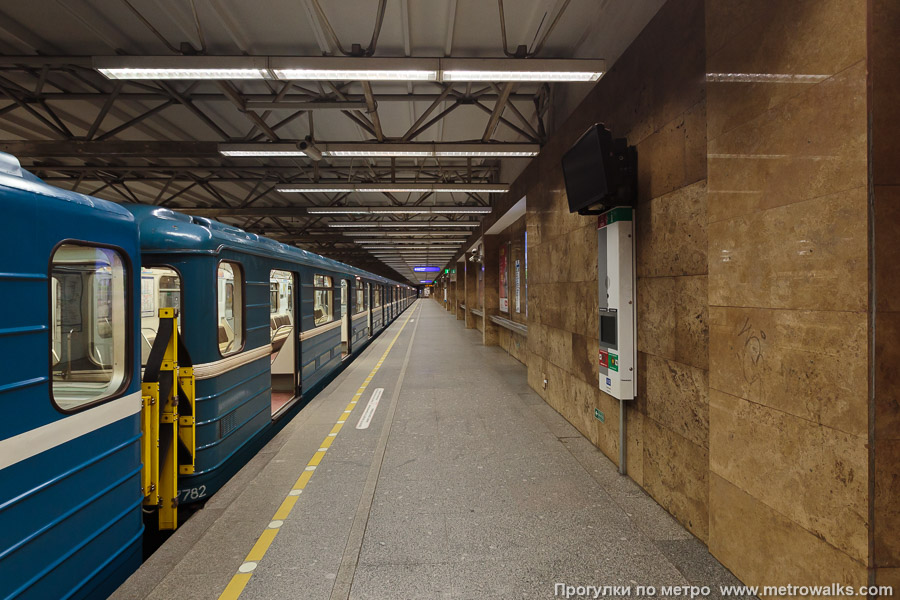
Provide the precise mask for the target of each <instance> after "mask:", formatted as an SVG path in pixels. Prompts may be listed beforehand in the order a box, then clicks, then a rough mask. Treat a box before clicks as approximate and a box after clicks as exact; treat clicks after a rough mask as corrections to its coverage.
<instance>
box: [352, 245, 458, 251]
mask: <svg viewBox="0 0 900 600" xmlns="http://www.w3.org/2000/svg"><path fill="white" fill-rule="evenodd" d="M458 248H459V246H425V247H422V248H416V247H414V246H410V247H409V248H403V247H402V246H366V247H365V249H366V250H398V249H401V250H407V249H408V250H426V251H428V250H456V249H458Z"/></svg>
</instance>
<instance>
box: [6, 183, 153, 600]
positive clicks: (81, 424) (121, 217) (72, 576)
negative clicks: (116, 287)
mask: <svg viewBox="0 0 900 600" xmlns="http://www.w3.org/2000/svg"><path fill="white" fill-rule="evenodd" d="M0 204H3V206H4V217H5V222H4V235H2V236H0V312H2V314H3V324H2V326H0V357H2V361H3V364H2V367H0V411H2V412H3V414H4V415H6V418H4V419H2V420H0V597H2V598H10V597H16V598H88V597H102V596H104V595H106V594H107V593H109V592H110V591H112V590H113V589H115V587H116V586H118V585H119V583H121V581H123V580H124V579H125V578H126V577H127V576H128V575H129V574H130V573H131V572H132V571H133V570H134V569H136V568H137V566H139V564H140V560H141V555H140V554H141V551H140V549H141V544H140V542H141V535H142V532H143V524H142V519H141V510H140V502H141V499H142V497H141V494H140V469H141V462H140V450H139V438H140V429H139V419H138V415H139V410H140V392H139V389H140V382H139V381H138V380H137V378H135V377H133V376H131V375H132V374H129V375H128V379H127V380H126V381H123V383H122V385H120V386H119V389H117V390H115V391H114V393H112V394H110V397H109V398H107V399H105V400H103V401H101V402H100V403H98V404H96V405H85V406H83V407H79V410H77V411H75V410H73V411H71V412H63V410H61V409H60V408H57V406H56V405H54V402H53V401H52V399H51V373H53V372H56V377H58V378H59V380H60V381H61V383H60V389H61V387H62V385H63V384H64V383H68V382H67V381H66V378H67V377H69V376H70V375H71V372H70V373H68V374H67V373H66V372H64V371H61V369H60V368H59V367H58V366H56V365H58V361H56V362H54V359H53V354H52V346H53V344H54V343H55V342H54V340H53V334H52V331H51V330H52V328H53V326H54V325H53V323H51V289H50V288H51V277H50V268H51V257H52V256H53V255H54V250H55V249H56V248H57V247H58V245H59V244H60V243H62V242H64V241H67V243H68V244H70V245H72V246H78V245H79V244H91V245H93V244H102V245H104V246H110V247H114V248H115V252H116V253H117V254H118V255H120V256H121V257H122V259H123V260H124V261H125V270H126V275H125V277H124V281H125V284H124V285H125V286H126V289H127V292H128V295H129V296H130V297H133V296H134V294H135V293H136V279H135V277H134V273H135V269H139V267H140V263H139V255H138V249H137V229H136V227H135V224H134V220H133V218H132V217H131V215H129V214H128V213H127V212H126V211H124V210H122V209H121V208H119V207H117V206H116V205H113V204H112V203H107V202H103V201H100V200H94V199H91V198H88V197H85V196H81V195H79V194H72V193H69V192H64V191H63V190H57V189H56V188H52V187H50V186H46V185H45V184H43V183H42V182H40V181H39V180H37V179H36V178H33V177H32V176H30V175H29V174H27V173H24V172H23V173H22V174H21V175H19V176H10V175H9V174H2V175H0ZM48 215H52V218H47V216H48ZM78 247H80V246H78ZM102 283H103V282H101V284H98V289H101V290H102V289H104V288H103V285H102ZM123 291H124V290H123ZM69 293H70V294H71V295H70V296H67V297H66V298H65V300H66V305H65V306H66V307H69V308H72V307H74V308H75V310H69V311H68V319H69V321H70V323H68V324H67V326H68V327H69V333H68V335H69V336H70V337H69V340H71V339H72V336H74V335H75V333H74V331H75V325H73V324H72V323H74V321H75V320H77V319H83V323H84V325H83V327H87V326H88V323H87V318H88V316H89V313H85V312H84V309H85V307H84V306H83V305H82V304H81V303H80V300H81V298H84V297H86V295H87V294H88V290H84V289H82V290H78V289H77V288H75V287H73V289H71V290H69ZM128 314H129V318H126V320H125V323H124V326H125V330H124V331H121V330H114V333H113V334H114V335H115V336H120V334H122V335H125V336H126V339H122V338H119V340H118V341H117V342H116V343H118V344H125V346H126V348H125V351H126V352H127V353H128V354H130V357H133V355H134V352H135V350H136V335H135V332H136V328H137V322H136V320H135V319H134V318H133V313H128ZM98 352H99V350H98ZM126 358H129V357H126ZM100 362H101V363H102V362H103V361H102V359H101V361H100ZM120 367H123V368H124V365H120Z"/></svg>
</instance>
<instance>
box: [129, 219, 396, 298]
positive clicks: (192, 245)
mask: <svg viewBox="0 0 900 600" xmlns="http://www.w3.org/2000/svg"><path fill="white" fill-rule="evenodd" d="M125 208H127V210H129V211H130V212H131V214H133V215H134V218H135V220H136V221H137V224H138V227H139V228H140V232H141V248H142V249H143V250H145V251H149V252H153V251H159V252H174V251H183V252H206V253H218V252H219V251H220V250H221V249H222V248H223V247H224V248H229V249H232V250H238V251H243V252H249V253H252V254H258V255H264V256H269V257H271V258H277V259H281V260H289V261H294V262H298V263H300V264H303V265H307V266H310V267H319V268H322V269H327V270H329V271H338V272H342V273H348V274H350V275H357V276H360V277H365V278H367V279H372V280H375V281H380V282H382V283H391V284H397V285H403V286H404V287H408V286H406V284H403V283H400V282H398V281H394V280H391V279H387V278H385V277H382V276H380V275H375V274H373V273H369V272H368V271H364V270H362V269H359V268H357V267H353V266H351V265H348V264H345V263H342V262H339V261H336V260H332V259H330V258H325V257H324V256H320V255H318V254H315V253H313V252H309V251H308V250H302V249H300V248H296V247H294V246H289V245H287V244H283V243H281V242H278V241H276V240H272V239H269V238H266V237H262V236H259V235H256V234H255V233H249V232H247V231H244V230H243V229H241V228H240V227H235V226H233V225H228V224H226V223H221V222H219V221H214V220H212V219H207V218H205V217H195V216H190V215H186V214H183V213H180V212H177V211H174V210H171V209H169V208H165V207H161V206H151V205H146V204H130V205H127V206H125Z"/></svg>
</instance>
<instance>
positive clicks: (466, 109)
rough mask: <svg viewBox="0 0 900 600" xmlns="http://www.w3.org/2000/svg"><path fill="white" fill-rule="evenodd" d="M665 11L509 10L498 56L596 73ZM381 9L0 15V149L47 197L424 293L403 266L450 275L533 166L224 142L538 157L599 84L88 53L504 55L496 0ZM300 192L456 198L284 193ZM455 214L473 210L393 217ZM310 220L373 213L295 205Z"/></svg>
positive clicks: (513, 1)
mask: <svg viewBox="0 0 900 600" xmlns="http://www.w3.org/2000/svg"><path fill="white" fill-rule="evenodd" d="M662 3H663V0H644V1H640V2H638V1H632V0H506V2H505V3H504V4H503V9H504V10H503V16H504V20H505V35H506V40H507V47H508V52H509V53H514V52H515V51H516V48H517V47H518V46H520V45H524V46H525V47H526V52H527V53H528V54H533V55H534V57H535V58H558V59H569V58H581V59H596V58H604V59H606V61H607V65H606V66H607V68H608V67H609V66H611V64H612V63H613V62H614V61H615V59H616V58H617V57H618V56H619V55H620V54H621V52H622V51H623V50H624V49H625V48H626V47H627V46H628V44H629V43H630V42H631V40H632V39H634V37H635V36H636V35H637V33H639V32H640V30H641V29H642V28H643V27H644V25H645V24H646V23H647V21H649V19H650V18H651V17H652V16H653V15H654V14H655V13H656V11H657V10H658V8H659V6H660V5H661V4H662ZM381 8H382V3H381V2H379V0H327V1H326V0H263V1H257V2H246V1H243V0H55V1H54V0H32V1H30V2H18V3H11V2H7V3H4V4H3V6H2V7H0V53H2V55H0V149H2V150H4V151H6V152H10V153H12V154H14V155H16V156H17V157H18V158H19V159H20V161H21V163H22V165H23V166H25V167H26V168H28V169H30V170H31V171H32V172H34V173H35V174H36V175H38V176H39V177H41V178H43V179H45V180H47V181H49V182H51V183H52V184H54V185H57V186H59V187H63V188H66V189H75V190H77V191H79V192H82V193H86V194H90V195H94V196H98V197H101V198H105V199H108V200H113V201H116V202H122V203H131V202H140V203H147V204H151V203H152V204H158V205H162V206H166V207H169V208H173V209H177V210H182V211H184V212H193V213H194V214H203V215H206V216H211V217H214V218H217V219H219V220H221V221H224V222H227V223H231V224H234V225H237V226H240V227H243V228H244V229H246V230H248V231H253V232H256V233H263V234H265V235H268V236H270V237H273V238H276V239H279V240H281V241H284V242H285V243H291V244H296V245H298V246H301V247H303V248H306V249H309V250H312V251H314V252H317V253H319V254H323V255H325V256H328V257H331V258H335V259H337V260H341V261H344V262H347V263H350V264H353V265H356V266H359V267H361V268H364V269H368V270H371V271H374V272H379V273H381V274H385V275H389V276H391V277H393V278H398V279H400V280H407V281H409V282H412V283H416V284H417V283H419V282H420V281H421V279H420V273H418V272H416V271H415V270H414V267H416V266H424V265H437V266H440V265H443V264H445V263H446V262H447V260H448V259H449V258H451V257H452V255H454V254H455V253H456V252H458V250H459V248H460V245H461V243H462V241H463V240H465V239H466V237H467V236H468V234H469V233H471V231H472V230H473V229H474V228H475V227H477V226H478V225H479V219H480V216H479V215H478V214H476V213H475V212H473V211H476V210H477V209H476V208H474V207H490V205H491V196H492V195H493V194H492V193H491V192H489V191H478V190H485V189H489V188H485V185H487V184H490V185H493V186H495V189H502V186H499V187H498V184H508V183H510V182H511V181H512V180H513V179H514V178H515V176H516V175H517V174H518V173H519V172H521V170H522V169H523V168H524V166H525V165H526V164H527V162H528V160H530V159H529V158H512V157H504V158H499V157H482V156H469V157H466V156H440V157H435V156H429V157H422V156H417V157H371V156H362V157H361V156H341V157H337V156H325V157H322V158H321V159H320V160H313V158H311V157H310V156H291V157H235V156H223V155H222V154H221V153H220V152H219V150H220V147H219V144H221V143H253V144H262V143H272V142H279V143H282V142H284V143H289V145H290V146H294V145H296V143H297V142H300V141H303V140H305V139H307V138H309V140H310V142H311V144H312V146H313V149H316V148H324V147H327V146H329V145H332V144H335V143H344V144H359V143H360V142H366V143H368V144H369V145H367V146H366V148H371V147H374V146H375V145H377V146H378V147H392V146H391V144H397V143H399V142H404V143H410V144H416V145H422V144H427V143H435V142H437V143H445V142H471V143H474V144H480V145H489V146H490V148H492V149H493V148H498V147H500V145H501V144H503V143H527V144H532V145H534V147H535V148H537V147H538V146H539V145H540V144H542V143H543V142H544V141H545V140H546V138H547V136H548V135H549V134H550V133H552V130H553V125H554V123H555V122H557V121H559V119H561V118H562V117H563V116H565V115H566V114H568V112H569V111H570V110H571V109H572V107H573V106H574V105H575V103H577V101H578V100H579V99H580V98H582V97H583V95H584V94H585V93H586V92H587V91H588V90H589V89H590V87H591V86H592V85H593V84H591V83H546V82H541V81H524V82H517V83H506V82H503V81H498V82H496V83H495V82H491V81H487V82H466V81H462V82H446V81H444V82H436V81H416V82H407V81H371V82H361V81H327V80H305V81H281V80H206V79H195V80H164V79H144V80H110V79H107V78H106V77H104V76H103V75H101V74H100V73H99V72H97V71H96V70H95V69H94V68H92V66H91V65H92V62H91V58H90V57H96V56H103V57H109V56H116V55H120V56H129V57H131V56H179V55H184V54H187V55H194V54H201V55H205V56H240V55H249V56H289V57H318V56H322V55H329V56H344V55H345V54H347V53H349V54H359V53H363V54H365V53H366V52H367V51H368V53H369V54H371V55H372V58H371V59H370V58H367V57H358V58H355V59H348V60H355V61H365V60H370V61H373V60H378V59H382V58H384V57H452V58H467V57H490V58H503V57H504V56H505V52H504V48H503V43H502V39H503V36H502V34H503V30H502V28H501V20H500V6H499V4H498V2H497V1H495V0H384V2H383V13H381ZM379 17H380V18H379ZM379 20H380V21H381V27H380V29H378V28H377V27H376V23H377V22H378V21H379ZM373 32H374V33H373ZM354 44H358V45H359V48H358V49H357V50H355V51H354V48H353V46H354ZM506 60H507V61H521V60H523V59H522V58H507V59H506ZM361 64H362V63H361ZM393 147H396V146H393ZM417 147H418V146H417ZM485 147H486V146H485ZM315 158H318V157H315ZM312 183H320V184H323V183H324V184H328V183H332V184H333V183H340V184H343V186H346V185H347V184H353V183H369V184H378V185H376V186H369V187H370V188H371V187H377V188H378V189H389V188H391V187H392V185H393V186H394V187H398V188H403V187H407V188H409V187H413V188H416V189H418V188H419V187H422V186H424V187H426V188H427V189H444V188H446V187H447V185H451V186H454V185H455V186H456V187H455V189H457V190H460V191H436V192H432V191H424V192H423V191H395V192H382V191H377V192H376V191H331V192H329V191H300V192H282V191H279V190H282V189H285V188H293V189H296V188H298V187H299V188H301V189H302V188H303V187H304V186H305V185H307V184H312ZM396 184H401V185H396ZM409 184H414V185H412V186H410V185H409ZM320 187H322V186H320ZM325 187H327V186H325ZM337 187H342V186H337ZM466 188H468V189H466ZM456 206H461V207H469V208H468V211H469V212H466V213H459V214H454V213H447V212H421V213H416V212H402V211H398V212H390V211H388V210H387V209H389V208H391V207H393V208H394V209H407V210H408V209H411V208H423V207H434V208H439V207H444V208H445V209H446V208H452V207H456ZM316 207H346V208H350V207H366V208H370V207H374V208H375V209H376V210H375V211H368V212H361V213H359V214H350V213H343V214H338V213H331V214H324V213H321V212H309V211H307V210H306V209H307V208H316ZM379 209H380V210H379ZM367 223H368V224H370V225H372V226H371V227H370V226H369V225H366V224H367ZM341 225H350V226H348V227H342V226H341Z"/></svg>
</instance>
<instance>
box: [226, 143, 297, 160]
mask: <svg viewBox="0 0 900 600" xmlns="http://www.w3.org/2000/svg"><path fill="white" fill-rule="evenodd" d="M219 154H221V155H222V156H234V157H260V156H273V157H278V156H307V153H306V152H304V151H303V150H301V149H300V148H299V147H298V146H297V144H280V143H279V144H219Z"/></svg>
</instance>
